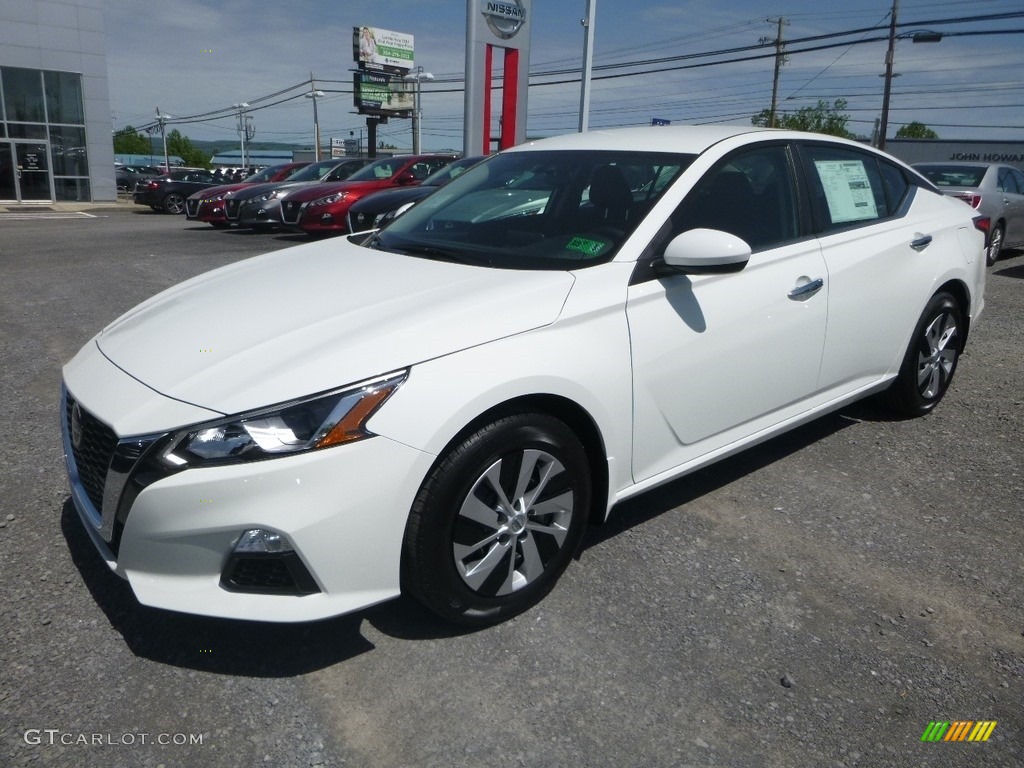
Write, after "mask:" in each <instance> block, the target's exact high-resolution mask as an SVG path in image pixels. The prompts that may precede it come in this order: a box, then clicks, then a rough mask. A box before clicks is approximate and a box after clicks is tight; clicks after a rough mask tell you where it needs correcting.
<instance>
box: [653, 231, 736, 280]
mask: <svg viewBox="0 0 1024 768" xmlns="http://www.w3.org/2000/svg"><path fill="white" fill-rule="evenodd" d="M750 253H751V251H750V246H749V245H748V244H747V243H746V241H744V240H741V239H740V238H738V237H736V235H731V234H729V233H728V232H722V231H721V230H718V229H691V230H689V231H687V232H683V233H682V234H680V235H676V236H675V237H674V238H672V241H671V242H670V243H669V244H668V245H667V246H666V247H665V254H664V259H665V263H664V266H663V267H662V270H663V271H665V272H667V273H671V274H680V273H681V274H688V275H719V274H727V273H729V272H739V271H740V270H742V269H743V268H744V267H745V266H747V262H748V261H750Z"/></svg>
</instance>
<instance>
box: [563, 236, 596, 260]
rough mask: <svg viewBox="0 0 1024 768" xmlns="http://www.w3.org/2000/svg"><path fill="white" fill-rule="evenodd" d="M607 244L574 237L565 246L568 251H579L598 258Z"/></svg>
mask: <svg viewBox="0 0 1024 768" xmlns="http://www.w3.org/2000/svg"><path fill="white" fill-rule="evenodd" d="M604 246H605V244H604V243H602V242H601V241H600V240H587V239H586V238H585V237H574V238H573V239H572V240H570V241H569V243H568V244H567V245H566V246H565V250H567V251H579V252H580V253H585V254H587V255H588V256H597V254H599V253H600V252H601V249H602V248H604Z"/></svg>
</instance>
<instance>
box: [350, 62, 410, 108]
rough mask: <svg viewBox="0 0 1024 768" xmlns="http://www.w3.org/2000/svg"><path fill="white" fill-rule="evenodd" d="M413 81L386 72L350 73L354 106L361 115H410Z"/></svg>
mask: <svg viewBox="0 0 1024 768" xmlns="http://www.w3.org/2000/svg"><path fill="white" fill-rule="evenodd" d="M412 89H413V83H410V82H406V81H405V80H403V79H402V76H401V75H396V74H390V73H387V72H356V73H354V74H353V75H352V92H353V93H354V95H355V99H354V102H355V106H356V109H357V110H359V113H360V114H363V115H380V116H384V117H412V110H413V96H414V94H413V90H412Z"/></svg>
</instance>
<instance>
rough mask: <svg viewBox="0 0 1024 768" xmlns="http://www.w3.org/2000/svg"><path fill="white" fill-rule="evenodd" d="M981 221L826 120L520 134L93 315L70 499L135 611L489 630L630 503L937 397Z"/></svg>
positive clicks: (973, 277) (969, 284) (79, 371)
mask: <svg viewBox="0 0 1024 768" xmlns="http://www.w3.org/2000/svg"><path fill="white" fill-rule="evenodd" d="M976 213H977V212H976V211H973V210H972V209H971V208H970V207H969V206H966V205H964V204H963V203H962V202H961V201H959V200H955V199H953V198H949V197H944V196H943V195H942V194H940V193H939V192H938V191H937V190H936V189H935V188H934V187H933V186H932V185H931V184H930V183H929V182H928V181H927V180H926V179H924V178H923V177H922V176H920V175H918V174H917V173H915V172H914V171H912V170H911V169H910V168H908V167H907V166H905V165H903V164H901V163H900V162H898V161H896V160H894V159H892V158H891V157H889V156H887V155H884V154H882V153H879V152H876V151H874V150H872V149H870V148H868V147H865V146H862V145H860V144H856V143H854V142H849V141H844V140H840V139H835V138H831V137H827V136H818V135H812V134H803V133H794V132H783V131H769V130H760V129H754V128H747V127H721V126H718V127H658V128H630V129H624V130H609V131H596V132H592V133H586V134H578V135H570V136H562V137H558V138H553V139H548V140H544V141H537V142H531V143H528V144H525V145H523V146H520V147H516V148H514V149H512V150H509V151H507V152H503V153H501V154H499V155H496V156H494V157H492V158H490V159H488V160H486V161H485V162H483V163H481V164H480V165H478V166H476V167H474V168H472V169H470V170H468V171H467V172H466V173H464V174H463V175H462V176H460V177H459V178H458V179H456V180H454V181H453V182H452V183H451V184H449V185H447V186H445V187H444V188H442V189H440V190H438V191H437V192H436V193H434V194H433V195H431V196H430V197H427V198H426V199H424V200H423V201H422V202H420V203H419V204H418V205H416V206H415V207H413V208H412V209H411V210H410V211H408V212H407V213H405V214H404V215H402V216H401V217H400V218H398V219H396V220H395V221H394V222H392V223H391V224H390V225H389V226H388V227H387V228H385V229H383V230H380V231H378V232H376V233H374V234H372V235H371V236H370V237H369V238H368V239H365V240H363V241H362V242H358V238H352V239H351V240H348V239H344V238H339V239H334V240H329V241H323V242H318V243H313V244H310V245H303V246H299V247H296V248H291V249H288V250H283V251H278V252H276V253H272V254H268V255H265V256H261V257H257V258H253V259H249V260H247V261H244V262H240V263H237V264H233V265H231V266H227V267H224V268H222V269H218V270H215V271H213V272H209V273H207V274H204V275H200V276H199V277H196V278H194V279H192V280H189V281H188V282H185V283H182V284H181V285H179V286H177V287H174V288H172V289H170V290H168V291H165V292H163V293H161V294H159V295H157V296H155V297H153V298H152V299H150V300H149V301H147V302H145V303H144V304H142V305H140V306H138V307H136V308H135V309H133V310H132V311H130V312H128V313H127V314H125V315H124V316H123V317H121V318H119V319H118V320H116V321H115V322H113V323H112V324H111V325H109V326H108V327H106V328H105V329H103V331H101V332H100V333H99V334H98V335H97V336H96V337H95V338H94V339H92V340H91V341H90V342H89V343H88V344H87V345H86V346H85V347H84V348H83V349H82V350H81V351H80V352H79V353H78V354H77V355H76V356H75V358H74V359H73V360H71V362H69V363H68V364H67V366H66V367H65V368H64V386H63V392H62V400H63V410H62V413H63V418H62V425H63V430H62V432H63V440H64V449H65V454H66V457H67V467H68V474H69V477H70V485H71V495H72V498H73V499H74V503H75V506H76V507H77V509H78V511H79V514H80V516H81V519H82V522H83V524H84V526H85V529H86V530H87V531H88V533H89V535H90V536H91V538H92V540H93V542H94V543H95V545H96V547H97V549H98V550H99V552H100V554H101V555H102V557H103V558H104V559H105V560H106V562H107V563H108V565H109V566H110V568H112V569H113V570H114V571H116V572H117V573H118V574H120V575H121V576H123V577H124V578H126V579H127V580H128V581H129V583H130V584H131V587H132V589H133V591H134V593H135V595H136V596H137V597H138V599H139V601H140V602H142V603H144V604H146V605H152V606H157V607H160V608H165V609H170V610H175V611H185V612H189V613H198V614H207V615H212V616H222V617H233V618H241V619H255V620H263V621H306V620H312V619H319V618H323V617H327V616H334V615H338V614H342V613H345V612H348V611H353V610H357V609H360V608H363V607H365V606H369V605H371V604H374V603H378V602H380V601H384V600H387V599H389V598H392V597H395V596H397V595H398V594H399V593H400V592H401V591H406V592H408V593H410V594H412V595H415V596H416V597H417V598H419V599H420V600H421V601H422V602H424V603H425V604H426V605H427V606H429V607H430V608H431V609H433V610H434V611H435V612H437V613H438V614H440V615H441V616H443V617H445V618H447V619H450V620H452V621H457V622H462V623H468V624H477V625H483V624H489V623H494V622H498V621H501V620H503V619H506V618H508V617H509V616H512V615H514V614H516V613H518V612H520V611H523V610H525V609H527V608H529V607H530V606H532V605H534V604H536V603H537V602H538V601H539V600H541V599H542V598H543V597H544V595H545V594H546V593H547V592H548V591H549V590H550V589H551V588H552V587H553V586H554V584H555V582H556V580H557V579H558V577H559V575H560V574H561V573H562V571H563V570H564V569H565V567H566V566H567V565H568V563H569V561H570V560H571V558H572V557H573V555H574V554H575V552H576V550H577V548H578V547H579V544H580V541H581V539H582V537H583V533H584V529H585V527H586V526H587V524H590V523H600V522H602V521H603V520H604V519H605V517H606V515H607V514H608V512H609V510H610V509H611V508H612V507H613V505H615V504H616V503H618V502H620V501H622V500H623V499H626V498H628V497H630V496H634V495H636V494H638V493H640V492H642V491H644V490H646V489H649V488H652V487H654V486H656V485H658V484H661V483H665V482H667V481H670V480H673V479H675V478H678V477H680V476H682V475H685V474H686V473H688V472H691V471H692V470H694V469H697V468H698V467H701V466H704V465H706V464H708V463H710V462H713V461H715V460H717V459H720V458H722V457H724V456H728V455H730V454H733V453H736V452H737V451H740V450H742V449H744V448H746V447H748V446H751V445H753V444H755V443H758V442H760V441H763V440H765V439H767V438H769V437H772V436H773V435H777V434H779V433H780V432H783V431H785V430H787V429H791V428H793V427H795V426H797V425H799V424H802V423H804V422H807V421H809V420H811V419H814V418H816V417H818V416H820V415H822V414H824V413H826V412H828V411H832V410H835V409H837V408H840V407H842V406H843V405H845V404H847V403H849V402H851V401H853V400H857V399H858V398H863V397H866V396H868V395H872V394H875V393H884V398H885V400H886V402H887V403H888V404H889V405H890V406H891V407H893V408H895V409H896V410H898V411H899V412H902V413H904V414H910V415H917V414H924V413H927V412H928V411H929V410H931V409H932V408H933V407H934V406H935V405H936V404H937V403H938V402H939V400H941V398H942V396H943V394H944V393H945V391H946V389H947V387H948V386H949V384H950V381H951V379H952V378H953V374H954V372H955V371H956V365H957V359H958V356H959V354H960V353H961V352H962V351H963V349H964V344H965V342H966V340H967V337H968V331H969V330H970V327H971V324H972V323H973V322H974V321H975V320H976V318H977V317H978V315H979V314H980V312H981V310H982V307H983V304H984V299H983V295H984V280H985V244H986V243H985V241H986V229H987V226H988V223H989V222H988V220H987V219H985V218H984V217H978V216H976ZM623 573H624V574H627V575H624V578H628V569H627V570H624V571H623Z"/></svg>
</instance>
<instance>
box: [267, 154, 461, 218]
mask: <svg viewBox="0 0 1024 768" xmlns="http://www.w3.org/2000/svg"><path fill="white" fill-rule="evenodd" d="M456 157H457V155H448V154H434V155H396V156H395V157H387V158H382V159H380V160H377V161H375V162H373V163H370V164H369V165H368V166H366V167H365V168H362V169H361V170H359V171H357V172H356V173H354V174H352V175H351V176H349V177H348V178H347V179H346V180H345V181H339V182H338V183H336V184H318V185H316V186H314V187H301V188H299V189H295V190H293V191H292V192H289V193H288V194H286V195H285V196H284V197H282V198H281V220H282V222H283V223H284V225H285V226H286V227H292V228H296V229H301V230H302V231H304V232H306V233H307V234H310V235H319V234H343V233H345V232H348V217H347V213H348V209H349V206H351V205H352V204H353V203H354V202H355V201H356V200H359V199H360V198H362V197H364V196H366V195H368V194H370V193H372V192H376V191H377V190H381V189H394V188H396V187H407V186H415V185H417V184H419V183H420V182H421V181H423V180H424V179H425V178H427V176H429V175H430V174H432V173H433V172H434V171H436V170H438V169H440V168H443V167H444V166H446V165H448V163H450V162H451V161H452V160H455V159H456Z"/></svg>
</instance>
